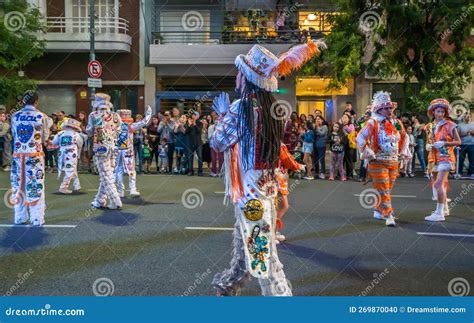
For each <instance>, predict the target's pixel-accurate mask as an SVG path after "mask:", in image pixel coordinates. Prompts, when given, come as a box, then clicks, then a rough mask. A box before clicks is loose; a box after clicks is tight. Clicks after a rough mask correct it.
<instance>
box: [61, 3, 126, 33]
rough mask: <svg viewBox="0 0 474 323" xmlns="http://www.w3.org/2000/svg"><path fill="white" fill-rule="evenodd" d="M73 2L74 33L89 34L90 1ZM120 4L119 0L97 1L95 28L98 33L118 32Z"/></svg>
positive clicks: (71, 7)
mask: <svg viewBox="0 0 474 323" xmlns="http://www.w3.org/2000/svg"><path fill="white" fill-rule="evenodd" d="M69 1H71V2H70V4H71V6H70V9H71V15H70V16H71V17H72V19H71V20H72V31H73V32H75V33H88V32H89V19H88V18H89V1H88V0H69ZM119 7H120V4H119V2H118V0H95V6H94V8H95V16H96V19H95V28H96V32H98V33H113V32H115V30H116V27H117V26H116V25H115V24H116V23H117V19H116V18H117V17H118V16H119Z"/></svg>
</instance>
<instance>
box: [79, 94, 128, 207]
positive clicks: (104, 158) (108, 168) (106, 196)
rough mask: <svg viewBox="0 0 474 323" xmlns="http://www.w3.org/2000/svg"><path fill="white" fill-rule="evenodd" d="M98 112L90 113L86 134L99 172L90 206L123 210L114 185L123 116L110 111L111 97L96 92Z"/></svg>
mask: <svg viewBox="0 0 474 323" xmlns="http://www.w3.org/2000/svg"><path fill="white" fill-rule="evenodd" d="M93 108H94V109H96V110H95V111H93V112H91V114H89V120H88V124H87V129H86V132H87V133H88V135H89V136H92V137H93V154H94V164H95V165H97V170H98V171H99V177H100V185H99V191H98V192H97V195H96V197H95V199H94V201H92V203H91V205H92V206H93V207H95V208H101V207H106V203H107V200H108V201H109V205H108V206H107V207H108V208H109V209H117V208H121V207H122V201H121V200H120V196H119V194H118V192H117V187H116V186H115V177H114V169H115V157H116V156H115V150H116V146H117V136H118V134H119V133H120V125H121V124H122V120H121V119H120V116H119V115H118V114H117V113H115V112H113V111H111V109H112V103H110V96H108V95H107V94H104V93H97V94H96V95H95V101H94V103H93Z"/></svg>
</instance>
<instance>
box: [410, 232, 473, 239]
mask: <svg viewBox="0 0 474 323" xmlns="http://www.w3.org/2000/svg"><path fill="white" fill-rule="evenodd" d="M417 234H419V235H421V236H438V237H463V238H474V234H460V233H437V232H417Z"/></svg>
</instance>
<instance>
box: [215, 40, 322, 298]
mask: <svg viewBox="0 0 474 323" xmlns="http://www.w3.org/2000/svg"><path fill="white" fill-rule="evenodd" d="M317 53H319V50H318V47H317V45H316V44H315V43H313V42H312V41H310V42H309V43H308V44H304V45H299V46H296V47H293V48H291V49H290V50H289V51H288V52H286V53H284V54H282V55H281V56H280V57H277V56H275V55H274V54H272V53H271V52H269V51H268V50H267V49H265V48H264V47H262V46H260V45H255V46H253V47H252V48H251V49H250V51H249V52H248V54H247V55H239V56H237V58H236V60H235V64H236V66H237V68H238V70H239V72H238V75H237V80H236V87H237V91H239V92H240V94H241V97H240V100H237V101H235V102H233V103H232V104H231V105H230V106H229V97H228V95H227V94H225V93H223V94H221V95H220V96H219V97H217V98H216V99H215V100H214V105H213V108H214V110H215V111H216V112H217V113H218V115H219V119H218V121H217V123H216V125H215V129H214V134H213V136H212V138H211V141H210V143H211V147H212V148H213V149H215V150H217V151H220V152H224V153H225V185H226V198H225V199H231V200H232V203H233V204H234V210H235V218H236V223H235V228H234V233H233V251H232V260H231V262H230V268H228V269H226V270H224V271H223V272H221V273H218V274H216V275H215V277H214V279H213V282H212V284H213V286H214V287H215V288H216V289H217V294H218V295H222V296H227V295H238V294H239V293H240V288H241V286H242V285H243V283H244V282H245V280H246V279H248V278H249V274H250V275H252V276H254V277H256V278H258V281H259V284H260V287H261V290H262V295H264V296H270V295H275V296H291V295H292V291H291V287H290V286H289V282H288V280H287V279H286V277H285V273H284V272H283V265H282V264H281V263H280V260H279V259H278V253H277V249H276V243H275V225H276V220H277V208H276V205H275V198H276V196H277V193H278V181H277V178H276V172H275V169H276V168H277V167H278V164H279V157H280V146H281V140H282V139H283V119H284V117H283V118H279V117H278V113H279V112H278V111H279V107H278V106H277V103H276V101H275V99H274V97H273V95H272V93H271V92H275V91H276V90H277V89H278V81H277V76H285V75H289V74H290V73H291V72H292V70H294V69H295V68H298V67H300V66H301V65H303V64H304V63H305V62H306V61H307V60H309V59H310V58H311V57H312V56H314V55H316V54H317ZM280 112H281V111H280Z"/></svg>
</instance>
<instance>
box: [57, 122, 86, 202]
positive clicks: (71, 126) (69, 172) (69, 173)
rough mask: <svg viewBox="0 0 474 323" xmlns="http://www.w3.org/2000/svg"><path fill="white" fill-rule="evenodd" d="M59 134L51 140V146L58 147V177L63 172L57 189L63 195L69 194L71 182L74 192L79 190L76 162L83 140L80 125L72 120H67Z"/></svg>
mask: <svg viewBox="0 0 474 323" xmlns="http://www.w3.org/2000/svg"><path fill="white" fill-rule="evenodd" d="M62 128H63V129H64V130H62V131H61V132H59V133H58V134H56V135H55V136H54V138H53V144H54V145H56V146H59V152H58V177H59V176H61V173H62V172H64V178H63V181H62V183H61V186H60V187H59V192H61V193H63V194H71V193H72V191H70V190H69V184H70V183H71V181H73V189H74V191H79V190H80V189H81V183H80V182H79V176H78V175H77V161H78V159H79V151H80V147H82V144H83V140H82V137H81V135H80V133H79V132H80V131H81V124H80V122H79V121H77V120H74V119H67V120H66V121H65V122H64V123H63V125H62Z"/></svg>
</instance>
